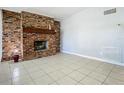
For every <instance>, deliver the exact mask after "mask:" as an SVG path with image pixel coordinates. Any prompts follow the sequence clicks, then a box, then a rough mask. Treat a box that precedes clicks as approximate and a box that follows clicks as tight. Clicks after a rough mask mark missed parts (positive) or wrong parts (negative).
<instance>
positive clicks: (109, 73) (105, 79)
mask: <svg viewBox="0 0 124 93" xmlns="http://www.w3.org/2000/svg"><path fill="white" fill-rule="evenodd" d="M114 67H115V66H113V67H112V69H111V71H110V72H109V73H108V75H107V77H106V78H105V80H104V81H103V82H102V85H103V84H104V83H105V81H106V80H107V79H108V77H109V75H110V74H111V72H112V70H113V69H114Z"/></svg>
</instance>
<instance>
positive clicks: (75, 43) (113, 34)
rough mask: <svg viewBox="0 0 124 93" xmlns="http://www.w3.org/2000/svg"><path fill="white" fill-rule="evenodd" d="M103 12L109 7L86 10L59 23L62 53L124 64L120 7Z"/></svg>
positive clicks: (123, 24) (123, 13) (123, 19)
mask: <svg viewBox="0 0 124 93" xmlns="http://www.w3.org/2000/svg"><path fill="white" fill-rule="evenodd" d="M106 9H109V8H87V9H85V10H83V11H81V12H79V13H77V14H75V15H73V16H71V17H69V18H67V19H65V20H63V21H62V23H61V31H62V32H61V34H62V51H66V52H72V53H77V54H80V55H85V56H90V57H96V58H101V59H103V60H108V61H111V62H116V63H120V62H124V58H123V57H122V56H123V55H124V41H123V40H124V8H117V13H115V14H110V15H104V14H103V12H104V10H106ZM110 9H111V8H110ZM117 24H121V26H120V27H118V26H117ZM118 29H119V30H118ZM122 50H123V51H122Z"/></svg>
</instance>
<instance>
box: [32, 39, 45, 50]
mask: <svg viewBox="0 0 124 93" xmlns="http://www.w3.org/2000/svg"><path fill="white" fill-rule="evenodd" d="M45 49H47V41H34V50H35V51H38V50H45Z"/></svg>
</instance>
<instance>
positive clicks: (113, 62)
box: [61, 50, 124, 66]
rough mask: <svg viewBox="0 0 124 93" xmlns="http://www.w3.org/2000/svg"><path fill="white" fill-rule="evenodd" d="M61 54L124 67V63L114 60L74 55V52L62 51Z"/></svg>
mask: <svg viewBox="0 0 124 93" xmlns="http://www.w3.org/2000/svg"><path fill="white" fill-rule="evenodd" d="M61 52H62V53H66V54H71V55H76V56H80V57H83V58H88V59H93V60H98V61H102V62H106V63H111V64H115V65H120V66H124V63H117V62H115V61H112V60H106V59H102V58H98V57H91V56H86V55H82V54H78V53H74V52H69V51H64V50H61Z"/></svg>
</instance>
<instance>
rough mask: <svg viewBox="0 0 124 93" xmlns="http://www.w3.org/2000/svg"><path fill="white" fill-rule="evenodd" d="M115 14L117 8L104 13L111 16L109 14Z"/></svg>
mask: <svg viewBox="0 0 124 93" xmlns="http://www.w3.org/2000/svg"><path fill="white" fill-rule="evenodd" d="M113 13H116V8H114V9H109V10H106V11H104V15H109V14H113Z"/></svg>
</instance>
